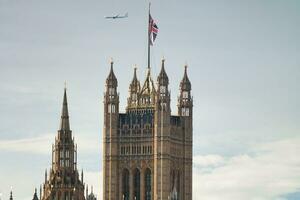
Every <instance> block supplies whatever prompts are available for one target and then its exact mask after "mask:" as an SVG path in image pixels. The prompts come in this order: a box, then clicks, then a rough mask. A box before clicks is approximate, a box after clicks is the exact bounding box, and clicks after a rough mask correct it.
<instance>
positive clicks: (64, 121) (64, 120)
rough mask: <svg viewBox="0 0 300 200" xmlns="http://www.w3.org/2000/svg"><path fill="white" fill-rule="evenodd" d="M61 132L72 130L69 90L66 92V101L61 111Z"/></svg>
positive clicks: (64, 100)
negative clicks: (68, 98)
mask: <svg viewBox="0 0 300 200" xmlns="http://www.w3.org/2000/svg"><path fill="white" fill-rule="evenodd" d="M60 130H63V131H68V130H70V122H69V112H68V101H67V89H66V88H65V90H64V99H63V105H62V111H61V120H60Z"/></svg>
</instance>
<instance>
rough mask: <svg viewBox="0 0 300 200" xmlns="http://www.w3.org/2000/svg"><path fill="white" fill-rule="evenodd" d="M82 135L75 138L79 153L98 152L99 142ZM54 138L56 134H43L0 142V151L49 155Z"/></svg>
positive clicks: (96, 139)
mask: <svg viewBox="0 0 300 200" xmlns="http://www.w3.org/2000/svg"><path fill="white" fill-rule="evenodd" d="M82 135H83V134H81V135H79V134H78V135H77V136H76V137H75V143H77V141H78V148H79V149H80V152H81V153H95V152H99V151H100V141H99V139H98V138H93V137H89V138H88V139H87V137H83V136H82ZM55 136H56V134H44V135H41V136H38V137H32V138H21V139H13V140H0V151H6V152H22V153H33V154H50V153H51V146H52V144H53V143H54V141H55Z"/></svg>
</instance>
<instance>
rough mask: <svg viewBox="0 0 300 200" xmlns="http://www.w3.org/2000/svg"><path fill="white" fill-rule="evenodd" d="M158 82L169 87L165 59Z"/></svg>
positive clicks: (162, 62)
mask: <svg viewBox="0 0 300 200" xmlns="http://www.w3.org/2000/svg"><path fill="white" fill-rule="evenodd" d="M157 82H158V83H159V84H160V85H168V84H169V78H168V75H167V73H166V71H165V59H164V58H163V59H162V61H161V70H160V73H159V75H158V77H157Z"/></svg>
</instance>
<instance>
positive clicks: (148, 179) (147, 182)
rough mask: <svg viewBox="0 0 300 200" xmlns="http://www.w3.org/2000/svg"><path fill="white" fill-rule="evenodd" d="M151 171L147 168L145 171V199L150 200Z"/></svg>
mask: <svg viewBox="0 0 300 200" xmlns="http://www.w3.org/2000/svg"><path fill="white" fill-rule="evenodd" d="M151 178H152V177H151V171H150V169H149V168H147V169H146V172H145V199H146V200H151Z"/></svg>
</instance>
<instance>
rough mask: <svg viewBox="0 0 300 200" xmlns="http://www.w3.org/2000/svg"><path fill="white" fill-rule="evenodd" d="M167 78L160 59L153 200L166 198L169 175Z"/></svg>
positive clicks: (156, 105)
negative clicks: (154, 191)
mask: <svg viewBox="0 0 300 200" xmlns="http://www.w3.org/2000/svg"><path fill="white" fill-rule="evenodd" d="M168 86H169V78H168V75H167V73H166V71H165V59H162V62H161V70H160V73H159V75H158V77H157V93H156V103H155V123H154V127H155V132H154V183H155V184H154V190H156V191H157V192H156V193H154V199H160V200H164V199H167V198H168V191H169V190H170V189H169V188H168V187H169V184H168V183H169V182H168V181H169V177H167V176H164V174H170V159H168V158H169V156H170V154H169V152H170V141H169V140H170V115H171V109H170V92H169V88H168Z"/></svg>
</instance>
